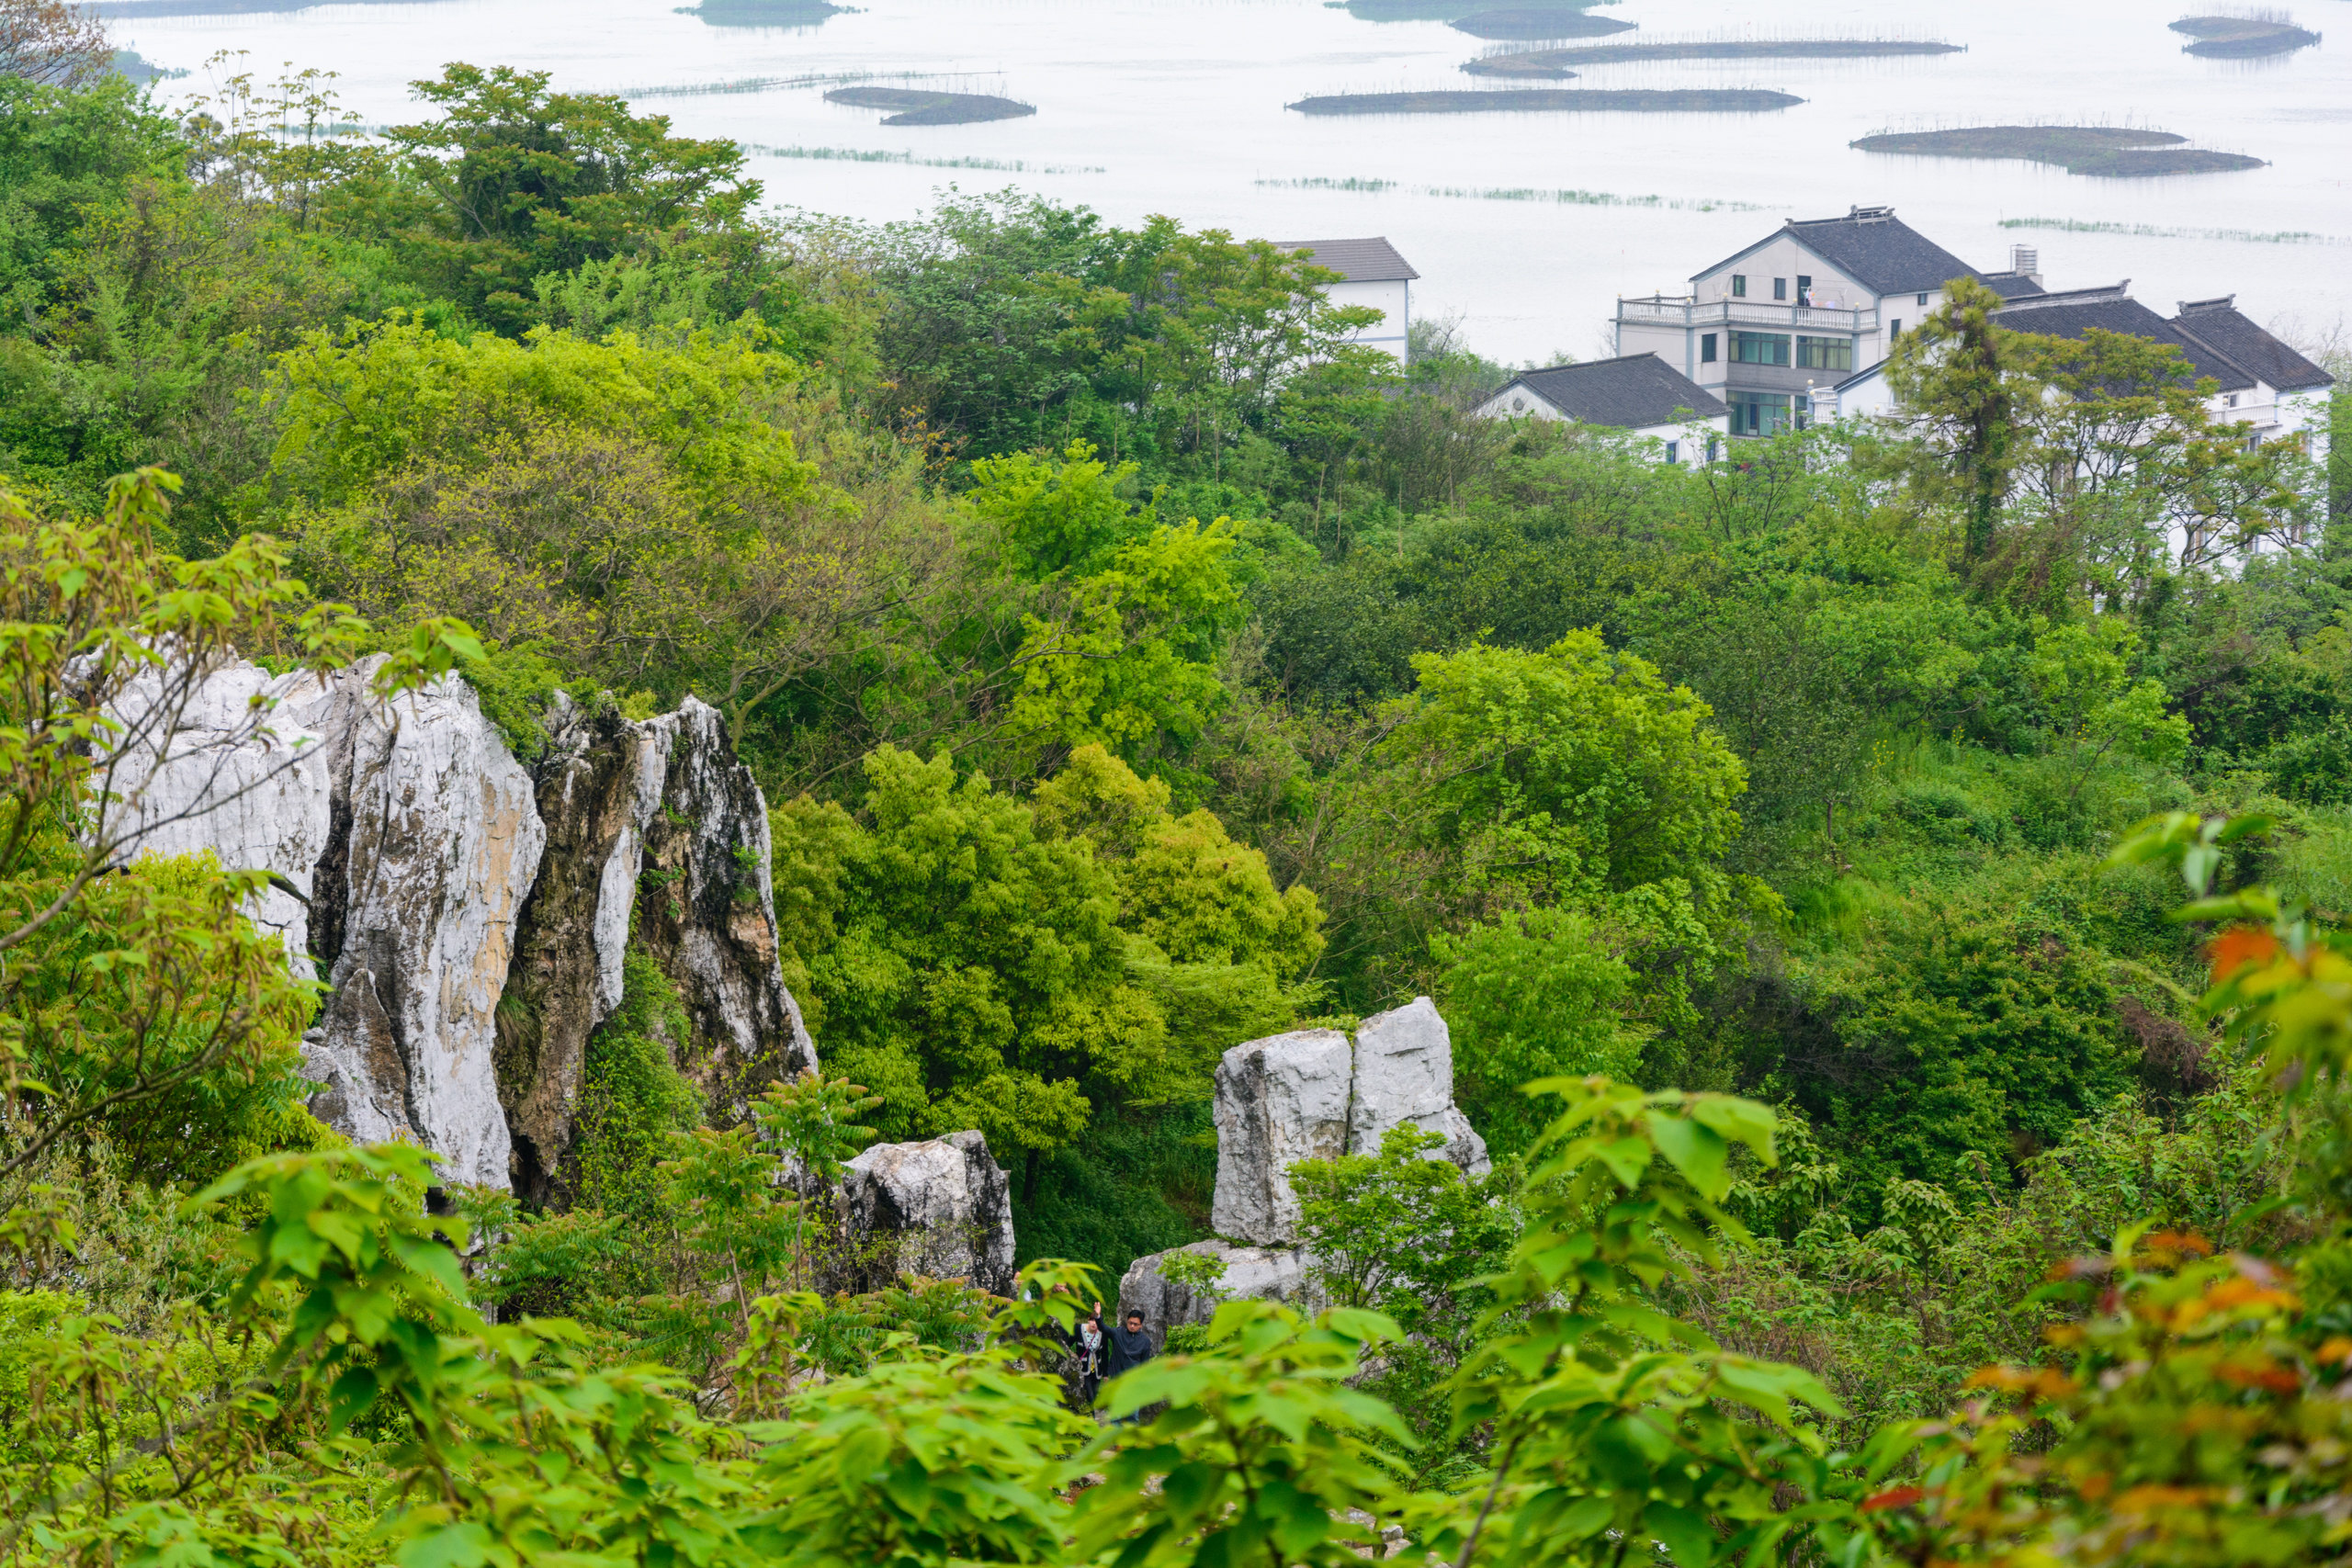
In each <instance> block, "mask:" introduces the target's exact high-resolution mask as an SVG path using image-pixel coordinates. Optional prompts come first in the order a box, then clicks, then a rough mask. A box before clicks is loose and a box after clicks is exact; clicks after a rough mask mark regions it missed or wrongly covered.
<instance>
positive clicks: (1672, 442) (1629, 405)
mask: <svg viewBox="0 0 2352 1568" xmlns="http://www.w3.org/2000/svg"><path fill="white" fill-rule="evenodd" d="M1730 412H1731V411H1730V409H1729V408H1728V407H1727V406H1726V405H1725V404H1724V400H1722V399H1721V398H1719V397H1717V396H1715V395H1714V394H1713V392H1710V391H1708V390H1707V389H1705V388H1704V387H1702V386H1700V385H1699V384H1698V383H1697V382H1695V381H1693V380H1691V378H1689V377H1688V376H1685V375H1683V374H1682V372H1680V371H1679V370H1677V369H1675V368H1674V367H1672V366H1670V365H1668V364H1667V363H1666V361H1664V360H1662V359H1660V358H1659V357H1658V356H1657V355H1655V354H1628V355H1623V356H1621V357H1619V358H1616V359H1595V360H1591V361H1589V362H1588V363H1586V364H1582V365H1555V366H1552V367H1549V368H1547V369H1543V370H1522V371H1521V372H1520V373H1519V374H1518V375H1516V376H1514V377H1512V378H1511V379H1510V384H1509V385H1507V386H1505V387H1504V388H1503V389H1502V390H1500V391H1498V392H1497V393H1496V394H1495V395H1494V396H1493V397H1491V398H1488V399H1487V400H1486V401H1485V402H1483V403H1480V404H1479V405H1478V407H1477V409H1476V413H1477V414H1478V416H1479V417H1480V418H1482V419H1550V420H1566V421H1569V422H1571V423H1577V424H1590V425H1598V426H1600V427H1602V428H1605V429H1609V430H1625V431H1631V432H1632V433H1633V434H1635V435H1640V436H1646V437H1649V438H1651V439H1653V440H1656V441H1657V442H1658V443H1659V444H1660V445H1659V448H1658V456H1659V457H1660V458H1661V459H1662V460H1664V461H1666V462H1668V463H1681V464H1685V465H1690V466H1696V465H1698V464H1700V463H1705V462H1711V461H1713V459H1714V458H1716V457H1720V456H1721V455H1722V449H1723V444H1724V440H1725V439H1726V437H1727V436H1728V434H1729V430H1728V421H1729V416H1730Z"/></svg>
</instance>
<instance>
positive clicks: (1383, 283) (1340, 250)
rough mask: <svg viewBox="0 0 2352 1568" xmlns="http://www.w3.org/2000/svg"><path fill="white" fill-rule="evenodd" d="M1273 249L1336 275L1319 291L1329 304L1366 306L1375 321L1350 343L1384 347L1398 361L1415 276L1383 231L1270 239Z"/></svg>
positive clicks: (1409, 323) (1408, 326) (1409, 327)
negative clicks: (1367, 234) (1360, 235)
mask: <svg viewBox="0 0 2352 1568" xmlns="http://www.w3.org/2000/svg"><path fill="white" fill-rule="evenodd" d="M1274 248H1275V249H1276V250H1283V251H1295V252H1298V253H1300V254H1303V255H1305V256H1306V259H1307V260H1309V261H1311V262H1313V263H1314V264H1315V265H1317V266H1321V267H1329V268H1330V270H1332V271H1333V272H1336V273H1338V274H1339V275H1340V282H1338V283H1334V284H1331V285H1329V287H1328V288H1325V289H1324V294H1325V296H1326V297H1327V298H1329V299H1330V301H1331V303H1332V304H1334V305H1369V306H1371V307H1372V308H1373V309H1374V310H1378V311H1379V312H1380V317H1381V319H1380V320H1379V321H1376V322H1374V324H1373V325H1371V326H1368V327H1363V328H1362V329H1360V330H1358V331H1357V332H1356V333H1354V335H1353V337H1352V339H1351V341H1353V342H1356V343H1360V344H1364V345H1365V346H1366V347H1369V348H1377V349H1384V350H1385V351H1386V352H1388V353H1390V354H1393V355H1396V356H1397V358H1398V359H1403V358H1404V357H1405V356H1406V345H1407V343H1408V339H1409V338H1410V337H1411V335H1412V331H1413V279H1415V278H1417V277H1419V276H1421V275H1420V274H1419V273H1418V272H1415V271H1414V270H1413V265H1412V264H1411V263H1410V262H1408V261H1407V260H1406V259H1405V258H1404V257H1403V256H1400V255H1398V254H1397V247H1396V246H1394V245H1392V244H1390V243H1388V240H1387V237H1386V236H1385V235H1380V234H1375V235H1374V236H1373V237H1371V238H1370V239H1363V240H1276V241H1275V242H1274Z"/></svg>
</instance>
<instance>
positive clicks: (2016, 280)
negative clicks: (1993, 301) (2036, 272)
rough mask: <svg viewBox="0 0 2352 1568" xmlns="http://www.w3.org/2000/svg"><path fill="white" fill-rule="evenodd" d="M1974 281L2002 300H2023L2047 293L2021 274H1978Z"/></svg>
mask: <svg viewBox="0 0 2352 1568" xmlns="http://www.w3.org/2000/svg"><path fill="white" fill-rule="evenodd" d="M1976 281H1977V282H1979V283H1981V284H1983V285H1984V286H1985V288H1989V289H1991V290H1992V291H1993V292H1994V293H1996V294H1997V295H1999V296H2000V297H2001V298H2002V299H2029V298H2030V297H2031V296H2033V295H2036V294H2046V293H2048V292H2049V290H2047V289H2045V288H2042V287H2041V285H2040V284H2039V283H2036V282H2035V281H2034V280H2033V279H2031V278H2030V277H2028V276H2026V275H2025V274H2023V273H2021V272H1980V273H1978V274H1977V275H1976Z"/></svg>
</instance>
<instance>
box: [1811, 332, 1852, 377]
mask: <svg viewBox="0 0 2352 1568" xmlns="http://www.w3.org/2000/svg"><path fill="white" fill-rule="evenodd" d="M1797 363H1798V364H1799V365H1801V366H1803V367H1804V368H1806V369H1807V370H1851V369H1852V368H1853V367H1854V340H1853V339H1851V338H1844V337H1801V338H1799V339H1797Z"/></svg>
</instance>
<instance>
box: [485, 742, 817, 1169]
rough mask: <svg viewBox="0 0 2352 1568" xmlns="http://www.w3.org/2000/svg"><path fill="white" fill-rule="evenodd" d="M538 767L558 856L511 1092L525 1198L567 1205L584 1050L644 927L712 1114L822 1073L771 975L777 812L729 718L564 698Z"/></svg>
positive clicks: (541, 890) (508, 1017)
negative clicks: (624, 711)
mask: <svg viewBox="0 0 2352 1568" xmlns="http://www.w3.org/2000/svg"><path fill="white" fill-rule="evenodd" d="M546 728H547V731H548V741H549V743H548V754H547V757H546V758H545V759H544V760H543V761H541V762H540V763H539V765H538V767H537V770H536V777H537V807H538V813H539V816H540V818H541V819H542V820H543V821H545V822H546V824H547V829H548V845H549V852H548V856H547V859H546V861H545V863H544V864H543V865H542V867H541V870H540V872H539V876H538V880H537V883H536V884H535V885H534V886H533V887H532V888H531V892H530V897H529V899H528V901H527V903H526V906H525V908H524V910H523V914H522V919H521V921H520V931H519V935H518V937H517V939H516V946H515V966H514V969H513V971H512V973H511V974H510V976H509V977H508V980H507V997H508V1004H509V1005H508V1006H507V1007H506V1008H505V1009H504V1010H503V1012H502V1015H501V1024H500V1032H499V1041H498V1083H499V1091H500V1095H501V1098H502V1099H503V1101H504V1104H505V1107H506V1115H507V1120H508V1122H509V1123H510V1124H511V1125H512V1127H513V1129H514V1134H515V1161H514V1163H515V1190H517V1191H519V1192H521V1193H523V1194H524V1195H525V1196H526V1197H527V1198H529V1199H531V1200H532V1201H537V1202H558V1203H560V1202H562V1201H565V1199H566V1198H568V1196H569V1194H568V1192H567V1190H566V1189H565V1180H566V1167H565V1157H566V1156H567V1155H568V1154H569V1153H570V1152H571V1133H572V1118H573V1111H574V1107H575V1105H576V1102H577V1100H578V1096H579V1092H580V1081H581V1072H582V1066H584V1064H585V1062H586V1058H587V1049H588V1039H589V1036H590V1034H591V1033H593V1032H594V1030H595V1028H596V1026H597V1025H598V1024H600V1023H602V1022H603V1021H605V1019H606V1018H608V1017H609V1016H611V1014H612V1012H613V1010H615V1009H616V1008H617V1007H619V1006H620V1003H621V993H622V976H623V973H624V964H625V960H626V956H627V953H628V940H629V931H630V925H631V921H632V919H634V921H635V925H636V931H637V940H638V942H639V943H640V944H641V945H642V946H643V947H644V948H645V950H646V952H647V953H648V954H649V955H650V957H651V958H652V959H653V961H654V962H655V963H656V964H659V965H660V966H661V968H662V972H663V973H664V974H665V975H666V976H668V977H669V979H670V982H671V984H672V985H673V986H674V987H676V988H677V991H678V997H679V999H680V1001H682V1002H683V1003H684V1006H685V1009H686V1011H687V1014H688V1017H689V1019H690V1021H691V1030H690V1033H689V1036H688V1038H687V1039H686V1040H684V1041H681V1042H673V1062H674V1065H675V1066H677V1067H678V1068H679V1069H680V1070H681V1071H682V1072H684V1074H685V1076H686V1077H688V1078H690V1079H691V1080H693V1082H694V1083H695V1087H696V1088H698V1089H701V1090H702V1091H703V1093H704V1094H705V1096H706V1097H707V1099H708V1100H709V1102H710V1105H711V1109H712V1111H713V1114H714V1117H715V1119H717V1120H718V1121H721V1122H728V1121H733V1120H737V1119H739V1118H740V1117H741V1115H742V1114H743V1112H744V1109H745V1105H746V1102H747V1101H748V1100H749V1098H750V1096H751V1095H752V1094H753V1093H755V1092H756V1091H757V1090H758V1089H760V1088H761V1087H763V1085H765V1084H767V1083H771V1082H774V1081H775V1080H776V1079H777V1078H778V1077H786V1076H789V1075H791V1074H793V1073H797V1072H798V1071H800V1070H801V1069H802V1068H804V1067H812V1066H816V1063H817V1053H816V1049H815V1047H814V1046H813V1045H812V1044H811V1043H810V1042H809V1031H808V1029H807V1027H806V1026H805V1025H804V1024H803V1023H802V1021H801V1018H800V1008H799V1004H798V1003H797V1002H796V1001H794V999H793V997H792V993H791V992H790V991H788V990H786V988H785V985H784V974H783V971H782V970H781V969H780V968H779V967H778V965H777V963H776V953H777V942H776V931H775V893H774V888H773V884H772V883H771V882H770V880H769V869H768V848H769V846H768V816H767V801H766V799H765V797H764V796H763V795H762V794H761V793H760V787H759V785H758V784H756V783H755V782H754V781H753V780H752V773H751V770H750V769H749V768H746V767H745V766H744V765H743V764H742V763H741V761H737V759H736V756H735V750H734V747H733V745H732V744H731V743H730V742H729V739H728V737H727V729H726V726H725V724H724V722H723V721H722V720H721V719H720V717H719V715H718V710H717V709H716V708H712V707H709V706H707V705H705V704H703V703H700V702H697V701H695V699H694V698H692V697H689V698H687V699H686V701H685V703H684V705H682V706H681V707H680V708H679V709H678V711H677V712H676V713H673V714H665V715H662V716H660V717H657V718H650V719H646V720H643V721H640V722H635V723H632V722H631V721H629V720H628V719H625V718H622V717H621V716H619V714H618V713H617V712H616V711H615V710H612V709H611V708H610V707H609V706H607V707H606V708H605V709H604V710H602V711H599V712H595V713H591V712H588V711H585V710H583V709H582V708H580V707H578V706H576V705H572V704H571V703H569V702H568V701H565V700H563V699H561V698H559V699H558V702H557V704H556V705H555V707H554V709H553V710H552V711H551V712H550V714H549V715H548V721H547V725H546Z"/></svg>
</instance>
